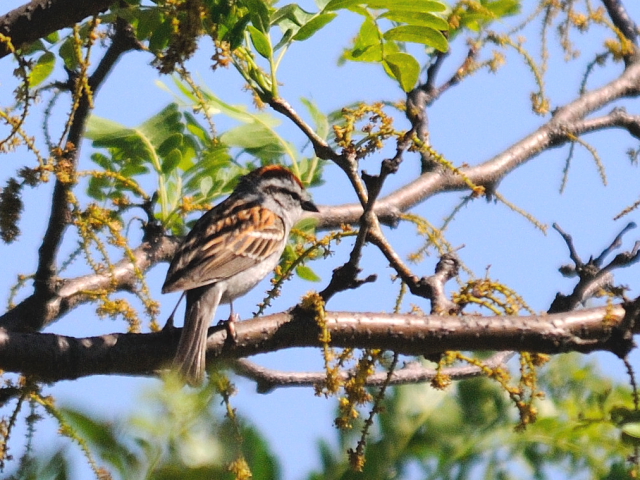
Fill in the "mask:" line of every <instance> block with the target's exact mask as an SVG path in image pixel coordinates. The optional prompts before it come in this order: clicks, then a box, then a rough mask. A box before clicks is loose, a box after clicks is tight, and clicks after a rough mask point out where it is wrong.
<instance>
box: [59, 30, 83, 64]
mask: <svg viewBox="0 0 640 480" xmlns="http://www.w3.org/2000/svg"><path fill="white" fill-rule="evenodd" d="M58 55H59V56H60V58H62V60H64V65H65V66H66V67H67V68H68V69H69V70H75V69H76V68H77V66H78V65H79V64H80V62H79V60H78V57H77V56H76V49H75V47H74V46H73V39H72V38H71V37H69V38H67V39H66V40H65V41H64V42H62V45H60V48H59V49H58Z"/></svg>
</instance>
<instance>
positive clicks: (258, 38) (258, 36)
mask: <svg viewBox="0 0 640 480" xmlns="http://www.w3.org/2000/svg"><path fill="white" fill-rule="evenodd" d="M247 30H249V35H250V36H251V43H253V46H254V47H255V49H256V51H257V52H258V53H259V54H260V55H262V56H263V57H264V58H267V59H268V58H271V56H272V55H273V51H272V50H271V42H270V41H269V38H268V37H267V36H266V35H265V34H264V33H262V32H261V31H260V30H258V29H257V28H255V27H254V26H252V25H249V27H248V28H247Z"/></svg>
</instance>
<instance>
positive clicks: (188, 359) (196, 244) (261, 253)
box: [162, 165, 318, 385]
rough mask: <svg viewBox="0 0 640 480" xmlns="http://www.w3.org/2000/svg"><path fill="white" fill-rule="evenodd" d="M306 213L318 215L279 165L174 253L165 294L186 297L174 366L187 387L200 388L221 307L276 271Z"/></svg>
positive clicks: (256, 173) (254, 176)
mask: <svg viewBox="0 0 640 480" xmlns="http://www.w3.org/2000/svg"><path fill="white" fill-rule="evenodd" d="M304 210H306V211H309V212H317V211H318V208H317V207H316V206H315V205H314V204H313V202H312V201H311V196H310V195H309V193H308V192H307V191H306V190H305V189H304V186H303V185H302V183H301V182H300V180H298V178H296V177H295V175H293V174H292V173H291V172H290V171H289V170H287V169H286V168H284V167H282V166H279V165H269V166H266V167H262V168H258V169H256V170H253V171H252V172H250V173H249V174H247V175H245V176H244V177H242V178H241V179H240V182H239V183H238V186H237V187H236V188H235V190H234V191H233V193H232V194H231V196H229V198H227V199H226V200H225V201H223V202H222V203H220V204H219V205H216V206H215V207H214V208H212V209H211V210H209V211H208V212H207V213H205V214H204V215H203V216H202V217H201V218H200V219H199V220H198V221H197V222H196V224H195V225H194V227H193V230H191V232H189V235H187V237H186V238H185V239H184V241H183V242H182V244H181V245H180V246H179V247H178V250H177V251H176V254H175V256H174V257H173V260H172V261H171V265H170V266H169V271H168V273H167V278H166V279H165V281H164V285H163V287H162V293H169V292H175V291H179V290H185V291H186V296H187V306H186V311H185V317H184V327H183V329H182V334H181V335H180V342H179V344H178V350H177V352H176V355H175V357H174V360H173V366H174V368H176V369H177V370H178V372H179V374H180V375H181V376H182V378H183V379H184V380H185V381H186V382H187V383H189V384H190V385H199V384H201V383H202V381H203V380H204V371H205V352H206V343H207V332H208V329H209V324H210V322H211V319H212V318H213V316H214V315H215V313H216V309H217V308H218V305H219V304H220V303H231V302H232V301H233V300H234V299H235V298H238V297H240V296H242V295H244V294H245V293H247V292H248V291H249V290H251V289H252V288H253V287H255V286H256V285H257V284H258V282H260V280H262V279H263V278H264V277H265V276H266V275H267V274H268V273H269V272H271V271H272V270H273V269H274V268H275V267H276V265H277V264H278V261H279V260H280V256H281V255H282V252H283V250H284V247H285V245H286V243H287V238H288V237H289V232H290V231H291V228H292V227H293V226H294V225H295V223H296V222H297V221H298V220H299V219H300V217H301V215H302V212H303V211H304ZM231 311H232V312H233V307H232V310H231ZM232 316H233V315H232ZM232 316H231V317H232ZM231 317H230V319H229V320H230V321H231V320H233V319H232V318H231Z"/></svg>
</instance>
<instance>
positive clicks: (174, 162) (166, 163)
mask: <svg viewBox="0 0 640 480" xmlns="http://www.w3.org/2000/svg"><path fill="white" fill-rule="evenodd" d="M181 161H182V152H181V151H180V150H178V149H177V148H176V149H175V150H172V151H171V152H169V154H168V155H167V156H166V157H164V159H163V161H162V173H164V174H165V175H168V174H170V173H171V172H173V171H174V170H175V169H176V167H177V166H178V165H179V164H180V162H181Z"/></svg>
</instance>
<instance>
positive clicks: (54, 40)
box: [42, 32, 60, 44]
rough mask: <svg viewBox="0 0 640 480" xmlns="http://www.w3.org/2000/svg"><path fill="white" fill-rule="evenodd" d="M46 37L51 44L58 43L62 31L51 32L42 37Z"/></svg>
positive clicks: (46, 40)
mask: <svg viewBox="0 0 640 480" xmlns="http://www.w3.org/2000/svg"><path fill="white" fill-rule="evenodd" d="M42 38H44V40H45V42H47V43H49V44H54V43H57V42H58V41H59V40H60V33H59V32H53V33H50V34H49V35H47V36H46V37H42Z"/></svg>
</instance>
